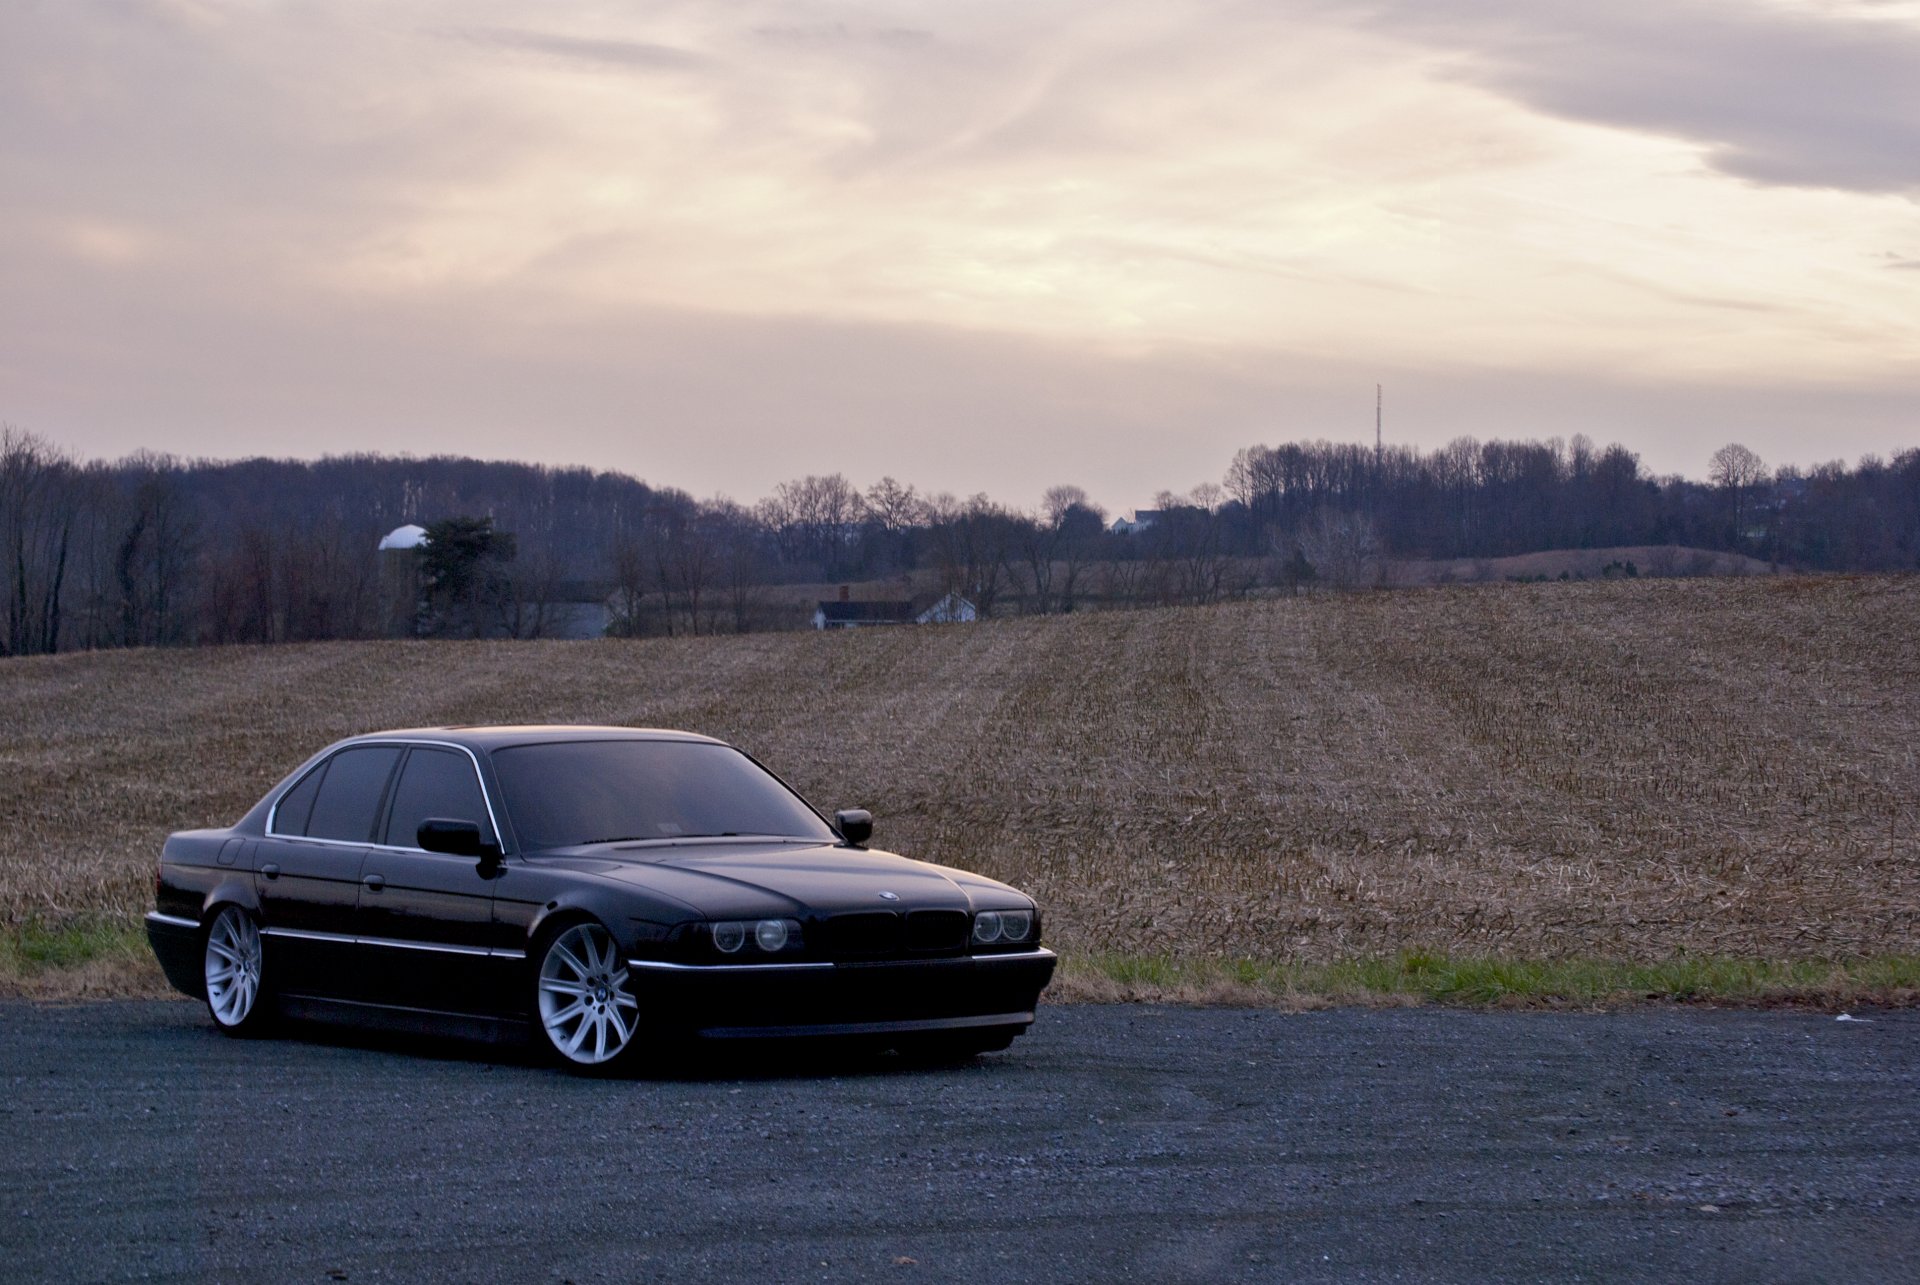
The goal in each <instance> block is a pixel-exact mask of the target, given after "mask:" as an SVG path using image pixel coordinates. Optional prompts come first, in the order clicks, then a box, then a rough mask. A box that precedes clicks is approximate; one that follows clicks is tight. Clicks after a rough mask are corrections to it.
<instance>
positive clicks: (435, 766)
mask: <svg viewBox="0 0 1920 1285" xmlns="http://www.w3.org/2000/svg"><path fill="white" fill-rule="evenodd" d="M428 817H444V818H447V819H450V820H454V821H474V822H477V823H478V824H479V826H480V833H481V835H482V836H483V837H489V838H490V837H491V836H492V833H493V826H492V824H491V823H489V822H488V820H487V801H486V799H485V798H484V797H483V796H482V795H481V793H480V779H479V778H478V777H477V776H475V775H474V772H473V760H472V759H470V758H468V757H467V756H466V755H465V754H462V753H460V752H459V751H457V750H435V749H425V748H416V749H414V750H413V751H411V752H410V753H409V754H408V755H407V765H406V766H405V767H403V768H401V769H400V784H399V785H397V786H395V787H394V791H393V810H392V813H391V814H390V815H389V816H388V818H387V836H386V840H385V841H386V842H387V843H390V844H392V845H393V846H394V847H396V848H412V847H417V846H418V845H419V839H418V837H417V836H418V835H419V832H420V823H421V822H422V821H424V820H426V819H427V818H428Z"/></svg>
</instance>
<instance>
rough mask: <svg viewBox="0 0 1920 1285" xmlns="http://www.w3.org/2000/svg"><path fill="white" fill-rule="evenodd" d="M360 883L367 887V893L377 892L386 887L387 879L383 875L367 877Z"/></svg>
mask: <svg viewBox="0 0 1920 1285" xmlns="http://www.w3.org/2000/svg"><path fill="white" fill-rule="evenodd" d="M360 882H361V883H363V884H365V885H367V891H368V892H379V891H380V890H381V889H382V888H384V887H386V886H387V877H386V876H385V875H368V876H367V877H366V878H364V879H362V880H361V881H360Z"/></svg>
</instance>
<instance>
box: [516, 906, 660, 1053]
mask: <svg viewBox="0 0 1920 1285" xmlns="http://www.w3.org/2000/svg"><path fill="white" fill-rule="evenodd" d="M639 1019H640V1002H639V1001H638V1000H636V999H635V998H634V997H633V992H632V991H630V990H628V989H627V965H626V961H624V960H622V959H620V958H619V952H618V951H617V950H615V949H614V944H613V936H612V934H610V933H608V932H607V930H606V929H604V928H602V927H601V926H600V925H599V924H575V925H574V926H573V927H571V928H569V929H567V930H566V931H565V932H563V933H561V934H560V935H559V936H558V937H555V938H554V939H553V941H552V942H551V943H550V944H549V945H548V946H547V953H546V954H545V955H544V956H542V957H541V960H540V1024H541V1026H543V1027H544V1028H545V1029H546V1032H547V1042H548V1043H550V1044H552V1045H553V1048H554V1051H555V1052H557V1053H559V1054H560V1056H562V1057H564V1058H566V1059H567V1060H568V1061H570V1062H577V1063H579V1064H580V1065H582V1066H593V1065H595V1064H597V1063H601V1062H606V1061H609V1060H611V1059H613V1058H615V1057H618V1056H619V1055H620V1051H621V1050H622V1049H624V1048H626V1047H627V1043H628V1041H630V1040H632V1039H633V1034H634V1032H635V1031H636V1030H637V1029H638V1028H639Z"/></svg>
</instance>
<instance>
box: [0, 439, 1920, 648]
mask: <svg viewBox="0 0 1920 1285" xmlns="http://www.w3.org/2000/svg"><path fill="white" fill-rule="evenodd" d="M1139 516H1140V519H1141V520H1140V521H1139V522H1137V523H1122V524H1117V525H1118V526H1119V527H1120V528H1121V529H1116V524H1114V523H1111V522H1110V521H1109V518H1110V515H1109V514H1108V513H1107V512H1106V511H1105V510H1103V509H1102V508H1101V507H1100V506H1099V505H1097V504H1095V503H1094V502H1093V501H1092V500H1091V499H1090V498H1089V497H1088V495H1087V493H1086V492H1085V491H1084V490H1082V489H1081V488H1079V487H1076V486H1071V485H1060V486H1055V487H1053V488H1051V489H1049V490H1048V491H1047V492H1046V493H1045V496H1044V498H1043V500H1042V502H1041V504H1040V506H1039V507H1038V508H1036V509H1032V510H1021V509H1018V508H1014V507H1010V506H1007V505H1004V504H1001V503H999V502H996V501H994V500H993V499H991V498H990V497H988V496H986V495H984V494H982V495H975V496H972V497H969V498H964V499H962V498H958V497H955V496H952V495H949V494H945V493H932V494H928V493H924V492H921V491H920V490H918V489H917V488H915V487H914V486H912V485H909V484H905V483H901V482H899V481H896V480H895V479H893V478H882V479H881V480H880V481H879V482H876V483H874V484H873V485H871V486H868V487H866V488H864V489H862V488H859V487H857V486H855V485H854V484H853V483H851V482H850V481H848V480H847V478H846V477H845V476H843V475H842V474H839V473H824V474H819V475H810V476H807V477H803V478H798V479H795V480H793V481H790V482H786V483H783V484H782V485H780V486H778V487H776V488H775V489H774V491H773V493H772V494H771V495H768V496H767V497H765V498H764V499H762V500H761V501H759V502H758V503H756V504H753V505H744V504H740V503H736V502H734V501H732V500H728V499H724V498H716V499H709V500H701V499H696V498H694V497H693V496H691V495H689V494H688V493H687V492H685V491H682V490H678V489H675V488H671V487H657V486H650V485H648V484H647V483H645V482H642V481H639V480H638V479H635V478H633V477H630V476H627V475H625V474H621V473H615V472H607V471H598V470H592V469H585V468H552V467H547V466H542V465H532V464H517V463H501V462H488V461H481V460H473V459H466V458H461V457H432V458H425V459H416V458H410V457H392V456H382V455H346V456H333V457H328V458H325V459H320V460H311V461H308V460H270V459H248V460H239V461H209V460H182V459H178V458H175V457H171V456H164V455H154V454H150V453H141V454H137V455H133V456H129V457H127V458H125V459H121V460H117V461H112V462H106V461H80V460H77V459H75V458H73V457H72V456H71V455H70V454H68V453H67V452H65V451H64V450H62V449H61V448H59V447H58V446H57V445H55V444H54V443H52V442H50V441H48V440H46V439H45V438H42V437H38V436H36V435H34V434H31V433H26V432H21V431H19V430H16V429H11V428H9V429H5V430H4V431H0V559H3V560H4V570H3V571H0V589H4V592H5V608H4V612H5V620H4V624H5V628H4V633H0V654H7V655H23V654H31V653H46V652H56V651H66V650H74V649H82V648H98V647H129V646H156V645H159V646H167V645H186V644H196V643H229V642H281V641H300V640H310V639H325V638H354V637H368V636H375V635H379V634H382V633H390V632H393V623H392V603H391V598H392V595H393V592H394V590H393V586H392V584H391V583H390V582H389V580H390V577H387V578H385V579H383V577H386V576H387V573H386V572H384V571H383V564H382V560H381V558H380V557H378V556H376V554H375V552H374V550H375V548H376V545H377V544H378V542H379V540H380V538H381V537H382V536H383V535H384V534H385V533H387V532H388V531H391V530H393V529H394V528H395V527H398V526H400V525H402V524H405V523H419V524H422V525H426V526H429V527H430V528H432V527H433V526H434V524H436V523H439V524H448V523H451V524H452V525H450V526H442V527H440V528H438V529H439V530H440V532H441V540H440V546H439V549H438V550H437V554H438V556H437V557H430V558H423V559H422V560H421V567H420V574H419V575H418V578H417V579H416V581H415V582H413V583H412V584H411V585H410V586H409V588H408V589H407V593H409V594H412V595H418V599H419V601H418V603H417V604H416V603H411V602H410V603H409V604H408V606H409V613H408V621H409V624H408V631H409V632H420V633H467V634H482V633H486V634H494V635H512V636H519V637H533V636H540V635H541V634H542V633H543V632H544V631H545V630H547V629H548V628H550V627H551V622H552V621H553V620H554V619H555V615H554V611H555V609H556V604H560V603H567V602H574V603H579V602H600V603H605V604H606V605H607V609H608V611H609V613H610V620H611V623H610V625H609V631H610V632H614V633H621V634H629V635H641V634H672V633H719V632H746V631H750V630H758V629H769V628H782V627H794V626H796V625H798V624H799V623H800V622H801V621H802V620H803V619H804V617H805V612H804V610H803V609H802V608H803V605H804V604H805V600H806V596H807V595H806V593H805V592H804V591H802V590H801V589H800V588H798V586H804V585H810V584H832V583H836V582H843V581H885V582H893V583H895V584H896V585H898V586H902V587H900V588H898V589H896V590H890V591H889V593H891V594H893V595H895V596H906V593H907V590H906V588H905V587H904V586H906V585H909V584H910V585H912V586H913V587H914V588H915V589H917V590H918V591H920V592H921V594H922V595H923V596H937V595H938V594H942V593H945V592H948V591H952V592H957V593H959V594H961V595H963V596H964V597H966V598H968V599H969V600H970V601H971V602H972V603H973V604H974V605H975V607H976V609H977V610H978V611H979V613H980V614H981V615H984V616H992V615H1004V614H1009V613H1040V612H1060V611H1075V610H1084V609H1088V608H1105V607H1118V606H1135V605H1147V604H1158V603H1205V602H1212V601H1218V600H1221V599H1225V598H1232V597H1239V596H1244V595H1247V594H1251V593H1260V592H1298V591H1300V590H1301V589H1302V588H1303V587H1306V586H1310V585H1327V586H1333V587H1353V586H1357V585H1362V584H1365V583H1368V582H1369V580H1370V579H1372V578H1377V576H1378V574H1379V568H1380V566H1381V565H1382V563H1383V561H1384V560H1386V559H1413V558H1435V559H1456V558H1473V559H1490V558H1496V557H1501V556H1505V555H1509V554H1517V553H1526V552H1533V551H1537V550H1543V549H1591V548H1609V547H1616V546H1635V545H1676V546H1690V547H1696V548H1704V549H1710V550H1716V551H1724V552H1731V553H1741V554H1746V555H1749V556H1752V557H1757V558H1761V559H1765V560H1766V561H1768V562H1771V563H1774V564H1776V565H1781V566H1788V567H1793V568H1797V569H1803V570H1851V571H1889V570H1910V569H1914V568H1915V567H1920V450H1908V451H1903V452H1901V453H1900V454H1898V455H1896V456H1894V457H1893V458H1891V459H1882V458H1880V457H1877V456H1868V457H1865V458H1863V459H1861V460H1860V461H1859V462H1858V463H1857V464H1856V465H1854V466H1852V467H1849V466H1847V465H1846V464H1844V463H1840V462H1835V463H1831V464H1824V465H1820V466H1818V467H1815V468H1811V469H1804V470H1803V469H1798V468H1793V467H1781V468H1769V467H1768V466H1767V465H1766V464H1765V463H1764V461H1762V460H1761V459H1760V458H1759V457H1758V456H1757V455H1755V454H1754V453H1753V452H1752V451H1750V450H1748V449H1746V448H1745V447H1743V446H1739V445H1737V444H1730V445H1728V446H1725V447H1722V448H1721V449H1720V450H1718V451H1716V452H1714V454H1713V455H1712V457H1711V458H1710V459H1709V460H1708V461H1707V476H1706V477H1705V478H1704V480H1700V481H1694V480H1689V479H1687V478H1683V477H1677V476H1667V477H1659V476H1654V475H1651V474H1649V473H1648V472H1647V471H1646V470H1645V469H1644V468H1643V467H1642V465H1641V463H1640V460H1639V458H1638V457H1637V456H1636V455H1635V454H1634V453H1633V452H1631V451H1629V450H1627V449H1626V448H1624V447H1622V446H1619V445H1612V446H1608V447H1606V448H1605V449H1598V448H1596V447H1595V446H1594V445H1593V444H1592V443H1591V442H1590V441H1588V440H1587V439H1586V438H1584V437H1575V438H1574V439H1572V441H1571V442H1562V441H1560V440H1559V439H1553V440H1548V441H1487V442H1479V441H1475V440H1473V439H1471V438H1461V439H1458V440H1456V441H1454V442H1451V443H1449V444H1447V445H1446V446H1444V447H1441V448H1440V449H1438V450H1434V451H1426V452H1423V451H1420V450H1417V449H1415V448H1412V447H1392V448H1387V449H1383V450H1382V449H1374V448H1369V447H1365V446H1359V445H1353V444H1347V443H1337V442H1326V441H1309V442H1288V443H1284V444H1282V445H1278V446H1249V447H1247V448H1246V449H1244V450H1242V451H1240V452H1239V453H1238V454H1237V455H1236V456H1235V457H1234V459H1233V460H1232V463H1231V465H1230V467H1229V468H1228V469H1227V471H1226V473H1225V475H1224V476H1223V477H1222V479H1221V481H1220V482H1219V483H1218V484H1208V485H1203V486H1201V487H1198V488H1195V490H1193V491H1192V492H1190V493H1187V494H1173V493H1169V492H1162V493H1161V494H1160V495H1158V496H1157V497H1155V499H1154V504H1153V507H1152V508H1151V509H1150V510H1148V511H1146V512H1144V513H1142V514H1140V515H1139ZM430 547H431V545H430ZM457 550H467V551H469V552H471V551H473V550H478V552H477V553H472V556H471V557H469V556H468V555H467V554H465V553H462V554H459V556H455V553H456V551H457ZM416 607H417V609H415V608H416Z"/></svg>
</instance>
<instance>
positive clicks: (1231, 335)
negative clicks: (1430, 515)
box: [0, 0, 1920, 509]
mask: <svg viewBox="0 0 1920 1285" xmlns="http://www.w3.org/2000/svg"><path fill="white" fill-rule="evenodd" d="M0 290H3V291H4V298H5V301H6V306H5V308H4V310H0V420H4V421H5V422H7V423H9V424H12V425H15V426H17V427H20V428H24V429H27V430H30V431H33V432H36V433H39V434H41V435H42V436H45V437H49V438H51V439H53V440H55V441H57V442H60V443H61V444H63V445H65V446H66V447H68V448H69V449H70V450H72V451H74V452H75V453H77V454H81V455H86V456H93V455H118V454H121V453H124V452H126V451H129V450H132V449H135V448H138V447H148V448H152V449H156V450H165V451H173V452H176V453H180V454H185V455H213V456H221V457H230V456H238V455H247V454H262V453H264V454H275V455H283V454H297V455H317V454H321V453H325V452H340V451H349V450H383V451H388V452H403V451H404V452H410V453H414V454H430V453H436V452H457V453H463V454H475V455H482V456H492V457H503V458H519V459H536V460H542V461H546V462H552V463H577V464H587V465H592V466H595V467H604V468H618V469H623V470H626V471H629V472H632V473H635V474H638V475H640V476H642V477H644V478H646V479H647V480H649V481H652V482H655V483H657V484H669V485H678V486H682V487H685V488H687V489H689V490H692V491H694V492H696V493H699V494H703V495H705V494H711V493H714V492H722V491H723V492H726V493H729V494H732V495H734V496H735V497H737V498H742V499H752V498H755V497H757V496H759V495H761V494H763V493H765V492H766V491H767V490H769V489H770V488H771V487H772V486H773V485H774V484H775V483H777V482H779V481H781V480H783V479H785V478H788V477H792V476H796V475H798V474H801V473H806V472H824V471H833V470H839V471H842V472H845V473H846V474H848V476H849V477H851V478H852V479H853V480H854V481H855V482H856V483H860V484H863V485H864V484H865V483H867V482H870V481H872V480H874V479H876V478H878V477H879V476H880V475H881V474H883V473H890V474H893V475H896V476H898V477H900V478H902V479H905V480H910V481H913V482H915V483H917V484H919V485H920V486H921V487H922V488H923V489H928V490H949V491H954V492H959V493H966V492H971V491H975V490H986V491H988V492H990V493H992V494H993V495H995V496H996V497H999V498H1002V499H1005V500H1008V501H1011V502H1014V503H1020V504H1030V503H1032V502H1033V501H1034V500H1035V499H1036V498H1037V497H1038V495H1039V493H1040V491H1041V490H1042V489H1044V488H1045V487H1046V486H1047V485H1049V484H1052V483H1055V482H1076V483H1079V484H1081V485H1084V486H1086V487H1087V488H1088V489H1089V490H1090V491H1092V492H1093V494H1094V495H1095V497H1096V498H1098V499H1100V500H1102V501H1104V502H1105V503H1106V504H1108V505H1109V506H1110V507H1114V508H1121V509H1124V508H1130V507H1132V506H1133V505H1135V504H1142V503H1146V502H1148V501H1149V499H1150V497H1151V495H1152V493H1153V492H1154V491H1156V490H1159V489H1161V488H1163V487H1171V488H1174V489H1184V488H1186V487H1190V486H1192V485H1194V484H1195V483H1198V482H1203V481H1217V480H1218V479H1219V477H1220V475H1221V474H1222V472H1224V470H1225V468H1226V466H1227V463H1228V461H1229V460H1230V458H1231V456H1232V454H1233V452H1234V451H1235V450H1236V449H1238V448H1239V447H1241V446H1245V445H1249V444H1253V443H1256V442H1268V443H1271V442H1278V441H1282V440H1286V439H1289V438H1299V437H1322V436H1324V437H1331V438H1336V439H1347V440H1361V439H1365V440H1369V441H1370V440H1371V438H1372V432H1373V390H1374V384H1375V382H1376V381H1379V382H1383V383H1384V384H1385V385H1386V388H1387V429H1388V437H1389V438H1390V439H1392V440H1396V441H1404V442H1411V443H1415V444H1418V445H1420V446H1422V447H1429V448H1430V447H1433V446H1437V445H1440V444H1442V443H1444V442H1445V441H1446V440H1447V439H1449V438H1451V437H1454V436H1457V435H1460V434H1463V433H1470V434H1473V435H1475V436H1479V437H1482V438H1485V437H1492V436H1524V437H1547V436H1570V435H1572V434H1573V433H1576V432H1584V433H1587V434H1589V435H1590V436H1592V437H1594V438H1596V439H1598V440H1600V441H1601V442H1607V441H1614V440H1618V441H1621V442H1624V443H1625V444H1626V445H1627V446H1629V447H1630V448H1632V449H1634V450H1636V451H1639V452H1640V453H1641V455H1642V457H1643V459H1644V460H1645V461H1646V463H1647V465H1648V466H1649V467H1651V468H1653V469H1655V470H1658V471H1662V472H1666V471H1677V472H1685V473H1688V474H1690V475H1694V476H1699V475H1701V474H1703V473H1704V471H1705V465H1706V459H1707V456H1708V455H1709V453H1710V452H1711V451H1712V450H1713V449H1714V448H1715V447H1716V446H1718V445H1720V444H1722V443H1723V442H1726V441H1730V440H1739V441H1742V442H1745V443H1746V444H1748V445H1750V446H1752V447H1754V448H1755V449H1756V450H1758V451H1759V452H1760V453H1761V454H1762V455H1763V456H1764V457H1765V458H1766V459H1767V460H1768V461H1769V462H1778V463H1786V462H1793V463H1801V464H1808V463H1813V462H1816V461H1820V460H1826V459H1831V458H1835V457H1846V458H1848V459H1853V458H1855V457H1857V456H1858V455H1860V454H1861V453H1862V452H1867V451H1875V452H1881V453H1887V452H1890V451H1892V450H1896V449H1899V448H1902V447H1909V446H1914V445H1920V3H1905V2H1898V3H1871V2H1868V0H1859V2H1847V0H1831V2H1822V0H1800V2H1798V3H1787V2H1785V0H1781V2H1777V3H1775V2H1769V0H1663V2H1662V3H1657V4H1655V3H1627V2H1624V0H1623V2H1622V3H1619V4H1605V5H1603V4H1594V3H1590V2H1587V0H1529V2H1527V3H1519V2H1515V3H1506V4H1498V3H1490V2H1483V0H1379V2H1377V3H1334V2H1332V0H1325V2H1321V3H1314V2H1298V0H1293V2H1284V3H1283V2H1275V3H1265V2H1250V3H1231V4H1230V3H1221V4H1200V3H1193V4H1188V3H1172V4H1170V3H1166V2H1165V0H1157V2H1151V3H1130V2H1127V0H1101V2H1100V3H1082V2H1078V0H1075V2H1072V3H1045V2H1042V0H1024V2H1020V3H1014V2H1006V3H999V2H987V0H981V2H976V0H941V2H939V3H870V4H843V3H827V2H821V3H810V2H808V3H751V2H748V3H729V4H720V5H716V4H698V3H686V4H646V3H615V2H612V0H603V2H598V3H596V2H593V0H551V2H549V3H542V4H538V5H535V4H528V3H524V2H522V3H504V2H501V0H380V2H378V3H375V2H373V0H364V2H347V0H340V2H337V3H319V2H317V0H309V2H295V0H11V2H10V3H8V4H6V5H5V6H4V7H0Z"/></svg>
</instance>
